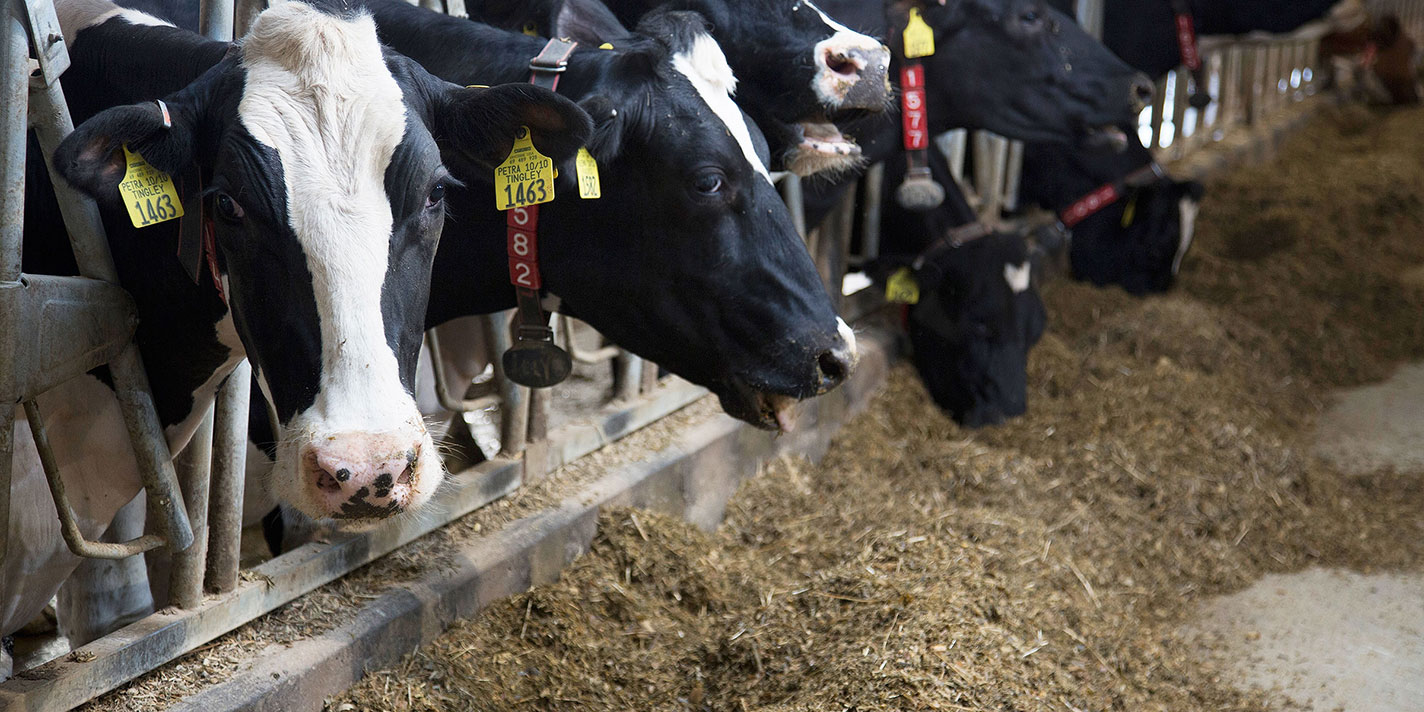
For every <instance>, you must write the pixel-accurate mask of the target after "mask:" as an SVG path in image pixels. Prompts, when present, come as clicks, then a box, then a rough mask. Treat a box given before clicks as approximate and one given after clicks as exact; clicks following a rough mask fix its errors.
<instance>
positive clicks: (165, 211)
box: [119, 146, 183, 227]
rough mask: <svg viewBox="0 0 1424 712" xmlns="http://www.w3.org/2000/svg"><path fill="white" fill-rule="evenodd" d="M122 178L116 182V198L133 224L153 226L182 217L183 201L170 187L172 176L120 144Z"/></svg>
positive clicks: (174, 189)
mask: <svg viewBox="0 0 1424 712" xmlns="http://www.w3.org/2000/svg"><path fill="white" fill-rule="evenodd" d="M124 165H125V170H124V179H123V180H122V181H119V197H121V198H123V200H124V207H127V208H128V210H129V220H131V221H133V225H134V227H148V226H149V225H157V224H158V223H161V222H166V221H168V220H172V219H174V218H181V217H183V201H181V200H179V199H178V190H177V189H176V188H174V187H173V178H171V177H170V176H169V175H168V174H167V173H164V172H163V171H160V170H158V169H157V168H154V167H153V166H151V165H149V164H148V161H145V160H143V156H140V155H138V154H137V153H134V152H133V151H130V150H129V147H128V146H124Z"/></svg>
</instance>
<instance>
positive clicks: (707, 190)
mask: <svg viewBox="0 0 1424 712" xmlns="http://www.w3.org/2000/svg"><path fill="white" fill-rule="evenodd" d="M722 185H723V180H722V171H719V170H717V169H715V168H714V169H711V170H706V171H702V172H701V173H698V174H697V176H696V177H694V178H693V179H692V189H693V190H696V191H697V192H699V193H701V194H703V195H716V194H718V193H720V192H722Z"/></svg>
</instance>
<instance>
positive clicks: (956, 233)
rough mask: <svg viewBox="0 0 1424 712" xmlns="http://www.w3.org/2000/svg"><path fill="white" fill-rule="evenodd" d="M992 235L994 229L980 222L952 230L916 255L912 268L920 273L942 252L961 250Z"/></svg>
mask: <svg viewBox="0 0 1424 712" xmlns="http://www.w3.org/2000/svg"><path fill="white" fill-rule="evenodd" d="M992 234H994V228H993V227H991V226H990V225H989V224H988V223H983V222H979V221H978V220H976V221H974V222H971V223H969V224H967V225H960V226H959V227H954V228H950V229H949V230H948V231H946V232H945V233H944V234H943V235H941V236H940V237H938V238H937V239H935V241H934V242H931V243H930V244H929V246H928V247H926V248H925V249H924V250H922V251H921V252H920V254H918V255H916V256H915V261H914V262H913V263H911V267H912V268H913V269H914V270H915V271H919V270H920V269H921V268H923V267H924V266H925V263H926V262H928V261H929V259H930V258H931V257H933V256H935V255H937V254H939V253H940V252H943V251H945V250H955V249H959V248H961V247H963V246H965V245H967V244H969V243H971V242H974V241H975V240H979V239H982V238H985V237H988V236H990V235H992Z"/></svg>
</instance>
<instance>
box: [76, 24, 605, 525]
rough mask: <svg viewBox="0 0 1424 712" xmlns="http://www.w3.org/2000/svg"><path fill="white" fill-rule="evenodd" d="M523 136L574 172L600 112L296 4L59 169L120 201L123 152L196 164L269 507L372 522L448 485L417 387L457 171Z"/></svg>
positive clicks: (182, 169)
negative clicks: (262, 422) (454, 73)
mask: <svg viewBox="0 0 1424 712" xmlns="http://www.w3.org/2000/svg"><path fill="white" fill-rule="evenodd" d="M521 126H529V127H530V128H531V129H532V131H533V132H534V134H535V141H536V143H540V144H542V146H541V147H542V150H544V152H545V153H547V154H549V155H551V156H555V157H557V158H559V159H563V158H566V157H568V156H570V155H572V152H573V151H574V150H576V149H577V147H578V146H579V145H581V144H582V143H583V141H584V139H585V138H586V136H587V130H588V119H587V117H586V116H585V115H584V114H583V113H582V112H581V111H579V109H578V108H577V107H576V106H574V105H573V104H572V103H571V102H569V101H567V100H565V99H562V98H560V97H557V96H555V95H552V94H550V93H548V92H545V91H542V90H538V89H535V88H533V87H529V86H515V87H501V88H496V89H488V90H485V89H464V88H460V87H457V86H455V85H451V84H446V83H443V82H440V81H438V80H435V79H434V78H433V77H431V76H430V75H429V74H427V73H425V72H424V70H421V69H420V68H419V67H418V66H415V65H414V64H413V63H411V62H410V61H409V60H406V59H404V58H403V57H400V56H399V55H395V54H394V53H388V52H386V51H385V50H383V48H382V47H381V46H380V44H379V43H378V42H377V40H376V28H375V25H374V23H373V22H372V20H371V18H370V17H369V16H368V15H366V14H364V13H353V12H351V11H350V10H347V9H343V8H341V7H337V6H314V5H308V4H303V3H298V2H290V3H285V4H282V5H279V6H276V7H274V8H272V9H270V10H267V11H266V12H264V13H263V14H262V15H261V16H260V17H259V18H258V20H257V21H256V24H254V26H253V28H252V31H251V32H250V34H249V35H248V36H247V37H246V38H245V39H244V41H243V42H242V44H241V45H238V46H235V47H234V48H233V49H232V51H230V52H229V53H228V56H227V57H225V58H224V59H223V60H222V61H221V62H219V63H218V64H217V65H215V66H213V67H212V68H211V69H210V70H209V71H207V72H206V73H205V74H203V75H202V76H201V77H200V78H199V79H197V80H196V81H195V82H194V83H192V84H191V85H189V86H188V87H186V88H184V89H183V90H181V91H178V92H176V93H173V94H170V95H168V96H165V97H164V98H163V100H162V104H161V105H160V104H159V103H157V102H148V103H143V104H134V105H128V106H120V107H115V108H111V109H108V110H105V111H103V112H101V113H99V114H97V115H96V116H94V117H93V118H92V119H90V120H89V121H86V122H85V123H84V124H82V125H81V126H80V127H79V128H78V129H77V130H76V131H75V132H74V133H73V134H71V135H70V136H69V137H68V138H66V139H65V141H64V142H63V143H62V144H61V146H60V147H59V150H58V151H57V152H56V153H55V164H56V167H57V168H58V170H59V172H60V173H61V174H62V175H63V176H64V177H65V179H67V180H68V181H69V182H70V183H72V184H73V185H75V186H76V187H78V188H80V189H81V190H83V191H85V192H87V193H89V194H90V195H92V196H94V197H95V198H96V199H99V200H101V201H104V202H106V203H109V204H113V203H115V202H117V201H116V200H115V197H116V195H117V185H118V183H119V181H120V180H121V179H122V177H123V175H124V171H125V165H124V154H123V151H122V150H121V147H122V146H125V145H127V146H128V147H129V148H131V149H132V150H134V151H136V152H138V153H139V154H141V155H142V156H143V157H144V158H145V159H147V161H148V162H149V163H150V164H152V165H153V166H155V167H157V168H158V169H160V170H163V171H166V172H168V173H170V174H172V175H175V176H177V175H182V174H184V173H186V172H188V170H189V168H190V166H195V167H196V170H197V171H198V173H199V174H200V175H201V176H202V184H203V186H205V188H206V191H205V192H204V194H203V196H202V198H201V201H202V206H203V207H202V210H201V212H202V214H203V216H204V217H205V218H208V219H211V221H212V228H213V232H214V234H215V253H216V254H215V259H216V264H217V274H216V275H215V279H217V280H219V281H220V282H221V284H222V288H223V290H224V292H225V294H226V299H227V300H228V303H229V305H230V308H231V316H232V318H233V320H234V322H235V326H236V330H237V332H238V334H239V336H240V337H241V340H242V343H243V346H244V348H245V349H246V353H247V356H248V358H249V359H250V360H251V362H252V364H253V367H254V371H255V372H256V374H257V376H258V378H257V380H258V383H259V384H260V386H261V389H262V391H263V392H264V395H265V396H266V398H267V401H268V402H269V403H270V405H271V407H272V409H273V415H274V420H275V421H276V422H277V423H279V424H280V434H279V442H278V448H277V464H276V467H274V468H273V472H272V475H271V477H272V479H271V482H270V486H271V488H272V490H273V494H274V495H276V497H277V498H278V499H279V500H281V501H283V502H285V503H287V504H289V505H291V506H294V507H295V508H297V509H298V510H300V511H301V512H303V513H304V514H307V515H309V516H312V517H315V518H319V519H324V518H335V519H340V520H344V521H346V522H348V523H353V524H358V525H359V524H364V523H371V522H374V521H375V520H377V519H380V518H382V517H386V516H388V515H391V514H395V513H399V512H403V511H409V510H413V509H415V508H418V507H419V506H420V505H422V504H423V503H424V502H426V501H427V500H428V499H429V498H430V496H431V495H432V494H433V492H434V491H435V489H436V487H437V486H438V485H439V483H440V482H441V479H442V476H443V472H442V468H441V464H440V459H439V457H438V454H437V453H436V452H435V447H434V445H433V444H432V442H431V438H430V435H429V434H428V433H427V432H426V429H425V426H424V423H423V422H422V420H421V416H420V413H419V412H418V411H417V410H416V406H415V403H414V400H413V399H412V396H411V393H412V383H413V381H414V376H415V360H416V357H417V354H418V350H419V347H420V342H421V330H422V326H423V317H424V312H425V306H426V299H427V295H428V289H429V280H430V271H431V263H432V260H433V257H434V254H435V248H436V244H437V242H438V240H439V236H440V230H441V226H442V224H443V222H444V201H443V198H444V195H445V191H446V187H447V185H450V184H452V181H453V180H454V179H453V178H452V177H451V175H450V173H448V172H447V170H446V167H445V165H446V163H447V162H449V163H450V164H451V166H452V167H454V166H457V165H461V164H474V165H484V166H492V165H494V164H497V163H498V162H499V161H500V160H501V159H502V158H503V156H504V155H505V154H507V153H508V151H509V150H510V147H511V145H512V143H513V139H514V136H515V134H516V133H517V132H518V131H519V130H520V127H521ZM441 147H446V151H445V159H444V160H442V151H441ZM190 204H191V205H192V206H194V207H196V205H197V203H196V201H194V202H192V203H190ZM189 212H190V213H195V212H198V211H196V210H194V208H193V207H190V208H189ZM197 217H198V216H197V215H191V214H190V216H189V218H188V219H197ZM175 266H176V261H175Z"/></svg>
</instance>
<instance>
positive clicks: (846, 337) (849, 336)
mask: <svg viewBox="0 0 1424 712" xmlns="http://www.w3.org/2000/svg"><path fill="white" fill-rule="evenodd" d="M836 333H838V334H840V336H841V341H844V342H845V345H846V350H847V351H849V353H850V358H851V361H855V360H856V359H858V358H859V357H860V353H859V352H858V351H857V350H856V348H855V331H853V330H852V329H851V328H850V324H847V323H846V322H845V319H842V318H840V317H836Z"/></svg>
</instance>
